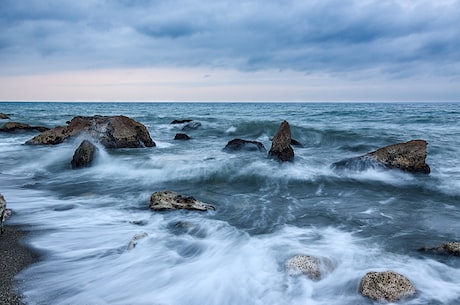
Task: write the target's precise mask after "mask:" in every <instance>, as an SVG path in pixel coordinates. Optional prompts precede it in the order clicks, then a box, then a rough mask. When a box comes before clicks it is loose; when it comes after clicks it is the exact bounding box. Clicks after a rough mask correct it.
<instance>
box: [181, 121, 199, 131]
mask: <svg viewBox="0 0 460 305" xmlns="http://www.w3.org/2000/svg"><path fill="white" fill-rule="evenodd" d="M199 127H201V123H200V122H195V121H190V122H189V123H187V124H185V126H184V127H182V130H183V131H186V130H193V129H198V128H199Z"/></svg>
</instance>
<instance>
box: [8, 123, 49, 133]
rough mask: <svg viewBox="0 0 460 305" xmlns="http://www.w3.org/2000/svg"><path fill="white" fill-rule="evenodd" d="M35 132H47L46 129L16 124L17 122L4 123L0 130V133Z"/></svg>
mask: <svg viewBox="0 0 460 305" xmlns="http://www.w3.org/2000/svg"><path fill="white" fill-rule="evenodd" d="M30 130H36V131H40V132H44V131H47V130H49V128H47V127H43V126H30V125H29V124H24V123H18V122H8V123H5V124H4V125H3V126H2V127H1V128H0V131H1V132H21V131H30Z"/></svg>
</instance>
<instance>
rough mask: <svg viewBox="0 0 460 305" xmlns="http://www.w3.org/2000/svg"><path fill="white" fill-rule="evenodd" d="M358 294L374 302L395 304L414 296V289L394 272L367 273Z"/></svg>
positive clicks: (405, 279) (403, 277)
mask: <svg viewBox="0 0 460 305" xmlns="http://www.w3.org/2000/svg"><path fill="white" fill-rule="evenodd" d="M359 292H360V293H361V294H362V295H363V296H365V297H368V298H370V299H373V300H376V301H388V302H396V301H398V300H400V299H402V298H404V297H409V296H412V295H413V294H415V287H414V286H413V285H412V283H411V282H410V281H409V279H407V278H406V277H405V276H403V275H401V274H399V273H396V272H394V271H384V272H368V273H367V274H366V275H365V276H364V277H363V278H362V280H361V283H360V287H359Z"/></svg>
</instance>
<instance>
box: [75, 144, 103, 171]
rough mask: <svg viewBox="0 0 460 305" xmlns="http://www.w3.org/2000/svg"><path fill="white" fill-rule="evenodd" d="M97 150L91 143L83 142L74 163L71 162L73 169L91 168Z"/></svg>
mask: <svg viewBox="0 0 460 305" xmlns="http://www.w3.org/2000/svg"><path fill="white" fill-rule="evenodd" d="M96 150H97V148H96V146H94V144H93V143H91V142H90V141H88V140H84V141H83V142H81V144H80V146H78V148H77V150H75V153H74V155H73V158H72V161H71V162H70V163H71V164H72V168H73V169H77V168H82V167H88V166H90V165H91V163H92V162H93V160H94V156H95V155H96Z"/></svg>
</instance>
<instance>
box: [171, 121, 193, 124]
mask: <svg viewBox="0 0 460 305" xmlns="http://www.w3.org/2000/svg"><path fill="white" fill-rule="evenodd" d="M191 121H193V120H174V121H172V122H171V124H184V123H190V122H191Z"/></svg>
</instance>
